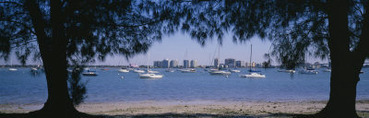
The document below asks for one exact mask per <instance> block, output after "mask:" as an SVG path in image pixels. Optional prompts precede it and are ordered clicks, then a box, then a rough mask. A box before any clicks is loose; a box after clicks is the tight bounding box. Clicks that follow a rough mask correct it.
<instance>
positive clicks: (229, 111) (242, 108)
mask: <svg viewBox="0 0 369 118" xmlns="http://www.w3.org/2000/svg"><path fill="white" fill-rule="evenodd" d="M326 102H327V101H284V102H274V101H211V100H208V101H131V102H103V103H82V104H81V105H79V106H77V107H76V108H77V110H79V111H80V112H84V113H88V114H92V115H126V116H136V115H145V114H168V113H169V114H212V115H219V114H220V115H253V116H265V115H271V114H314V113H317V112H319V111H320V110H321V109H322V108H324V106H325V105H326ZM42 106H43V104H0V113H28V112H30V111H34V110H38V109H40V108H42ZM356 110H357V112H358V114H359V115H360V116H362V117H369V100H357V101H356Z"/></svg>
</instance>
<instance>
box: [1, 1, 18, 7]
mask: <svg viewBox="0 0 369 118" xmlns="http://www.w3.org/2000/svg"><path fill="white" fill-rule="evenodd" d="M1 3H2V4H15V5H16V6H20V7H21V6H23V5H22V4H19V3H17V2H10V1H0V4H1Z"/></svg>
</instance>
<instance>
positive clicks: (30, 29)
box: [0, 19, 36, 35]
mask: <svg viewBox="0 0 369 118" xmlns="http://www.w3.org/2000/svg"><path fill="white" fill-rule="evenodd" d="M0 21H5V22H12V23H16V24H19V25H22V26H23V27H24V28H26V29H27V30H29V31H30V32H31V33H32V34H34V35H36V33H35V32H34V31H33V30H32V28H31V27H28V26H27V25H26V24H24V23H22V22H18V21H12V20H6V19H0Z"/></svg>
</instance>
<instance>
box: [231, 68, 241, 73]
mask: <svg viewBox="0 0 369 118" xmlns="http://www.w3.org/2000/svg"><path fill="white" fill-rule="evenodd" d="M229 71H230V72H232V73H239V72H241V71H240V70H236V69H230V70H229Z"/></svg>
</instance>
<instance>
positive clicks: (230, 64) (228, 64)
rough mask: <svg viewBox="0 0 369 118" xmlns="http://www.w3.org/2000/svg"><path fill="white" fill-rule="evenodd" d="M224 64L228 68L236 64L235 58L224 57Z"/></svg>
mask: <svg viewBox="0 0 369 118" xmlns="http://www.w3.org/2000/svg"><path fill="white" fill-rule="evenodd" d="M224 65H227V66H228V68H234V67H235V66H236V60H235V59H232V58H228V59H225V60H224Z"/></svg>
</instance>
